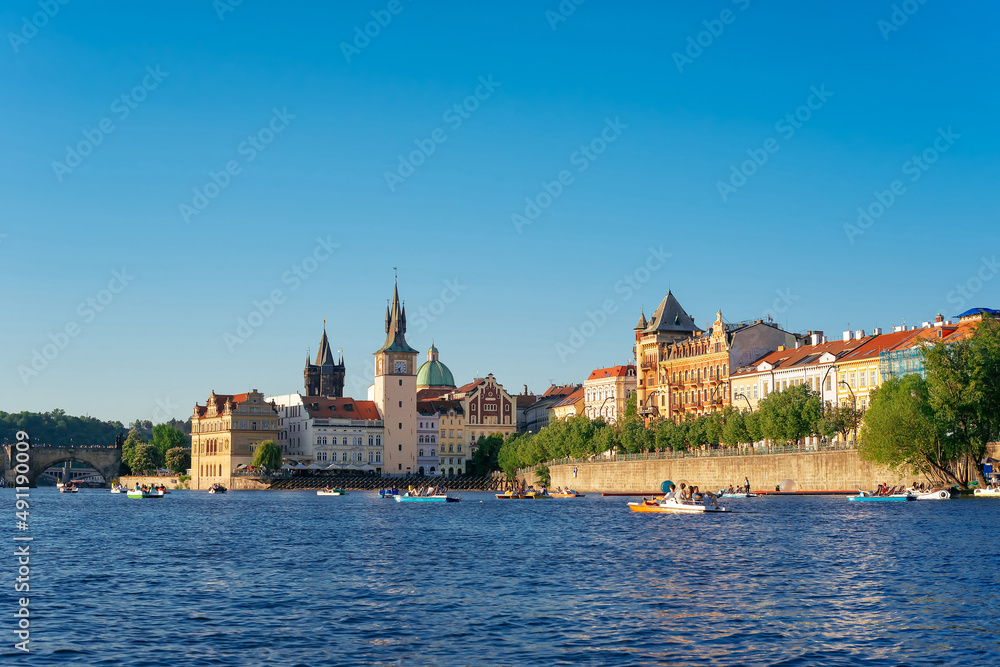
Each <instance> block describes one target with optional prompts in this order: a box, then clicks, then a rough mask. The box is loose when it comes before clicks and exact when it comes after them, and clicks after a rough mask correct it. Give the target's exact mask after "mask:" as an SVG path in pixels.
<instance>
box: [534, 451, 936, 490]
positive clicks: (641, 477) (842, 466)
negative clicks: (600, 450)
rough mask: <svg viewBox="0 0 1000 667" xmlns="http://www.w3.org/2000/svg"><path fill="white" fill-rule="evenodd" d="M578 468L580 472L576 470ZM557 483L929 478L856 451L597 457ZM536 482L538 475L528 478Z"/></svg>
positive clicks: (594, 486) (623, 486)
mask: <svg viewBox="0 0 1000 667" xmlns="http://www.w3.org/2000/svg"><path fill="white" fill-rule="evenodd" d="M574 468H576V471H577V472H576V476H575V477H574V476H573V469H574ZM549 472H550V474H551V477H552V484H551V486H552V487H556V486H562V487H563V488H566V487H569V488H572V489H575V490H577V491H581V492H588V491H589V492H592V493H602V492H603V493H630V492H632V493H653V492H659V490H660V484H661V483H662V482H663V481H664V480H668V479H669V480H671V481H672V482H674V483H675V484H676V483H678V482H682V481H683V482H687V483H688V484H695V485H697V486H699V487H700V488H701V489H702V490H713V491H715V490H718V489H721V488H725V487H727V486H729V485H730V484H732V485H734V486H735V485H737V484H742V483H743V478H744V477H749V478H750V486H751V488H752V489H753V490H754V491H774V490H775V486H777V485H778V484H780V483H781V482H782V480H785V479H792V480H795V483H796V486H797V489H796V490H798V491H856V490H857V489H858V488H862V489H874V488H875V487H876V486H877V485H878V484H880V483H882V482H886V483H888V484H889V486H896V485H898V484H907V485H908V484H910V483H912V482H914V481H924V480H923V479H922V478H919V477H917V476H916V475H903V476H900V475H896V474H893V473H891V472H890V471H888V470H886V469H885V468H881V467H878V466H874V465H872V464H870V463H867V462H865V461H862V460H861V459H860V458H859V457H858V453H857V451H855V450H840V451H821V452H802V453H795V454H758V455H754V456H712V457H690V458H682V459H654V460H649V461H595V462H588V463H576V464H565V465H553V466H551V467H550V468H549ZM525 481H527V482H528V483H537V480H536V479H535V476H534V475H527V476H525Z"/></svg>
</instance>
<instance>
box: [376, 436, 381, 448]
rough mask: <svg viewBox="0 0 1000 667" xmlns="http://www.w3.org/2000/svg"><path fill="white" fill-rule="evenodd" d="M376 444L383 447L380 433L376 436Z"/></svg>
mask: <svg viewBox="0 0 1000 667" xmlns="http://www.w3.org/2000/svg"><path fill="white" fill-rule="evenodd" d="M375 446H376V447H381V446H382V436H380V435H376V436H375Z"/></svg>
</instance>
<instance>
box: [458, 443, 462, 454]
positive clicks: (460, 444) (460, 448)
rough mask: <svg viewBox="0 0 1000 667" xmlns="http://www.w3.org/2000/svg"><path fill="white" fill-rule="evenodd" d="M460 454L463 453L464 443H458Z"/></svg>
mask: <svg viewBox="0 0 1000 667" xmlns="http://www.w3.org/2000/svg"><path fill="white" fill-rule="evenodd" d="M458 453H459V454H461V453H462V443H458Z"/></svg>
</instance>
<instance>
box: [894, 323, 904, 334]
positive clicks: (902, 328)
mask: <svg viewBox="0 0 1000 667" xmlns="http://www.w3.org/2000/svg"><path fill="white" fill-rule="evenodd" d="M892 330H893V331H894V332H895V333H899V332H900V331H906V325H905V324H904V325H902V326H900V325H898V324H897V325H896V326H894V327H893V328H892Z"/></svg>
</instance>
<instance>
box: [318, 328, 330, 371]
mask: <svg viewBox="0 0 1000 667" xmlns="http://www.w3.org/2000/svg"><path fill="white" fill-rule="evenodd" d="M316 365H317V366H333V352H331V351H330V339H329V338H327V337H326V320H323V338H321V339H320V341H319V351H318V352H317V353H316Z"/></svg>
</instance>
